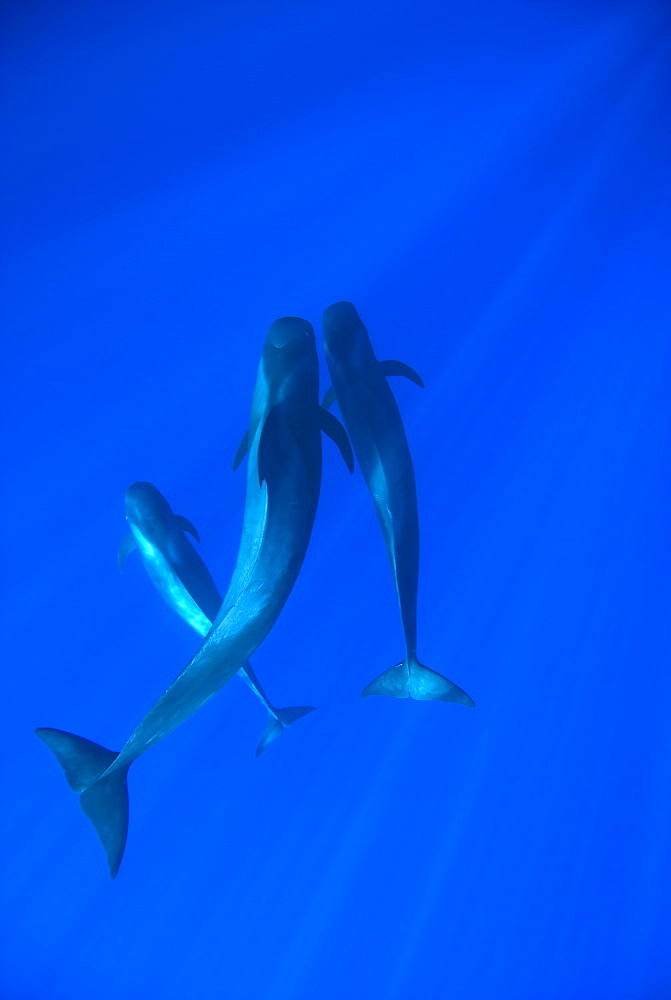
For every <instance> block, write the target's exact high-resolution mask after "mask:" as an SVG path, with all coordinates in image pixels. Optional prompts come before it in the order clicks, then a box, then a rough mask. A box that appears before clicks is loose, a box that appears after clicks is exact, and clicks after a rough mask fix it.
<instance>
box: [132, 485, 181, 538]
mask: <svg viewBox="0 0 671 1000" xmlns="http://www.w3.org/2000/svg"><path fill="white" fill-rule="evenodd" d="M171 513H172V511H171V510H170V504H169V503H168V501H167V500H166V499H165V497H164V496H163V494H162V493H161V492H160V491H159V490H157V489H156V487H155V486H153V485H152V483H133V485H132V486H129V487H128V489H127V490H126V517H127V518H128V520H129V521H130V523H131V524H136V525H137V526H138V527H139V528H142V530H143V531H146V530H147V529H150V528H152V527H153V528H154V529H157V528H161V527H167V525H168V522H169V518H170V515H171Z"/></svg>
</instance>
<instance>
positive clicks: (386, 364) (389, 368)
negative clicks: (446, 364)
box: [379, 361, 424, 389]
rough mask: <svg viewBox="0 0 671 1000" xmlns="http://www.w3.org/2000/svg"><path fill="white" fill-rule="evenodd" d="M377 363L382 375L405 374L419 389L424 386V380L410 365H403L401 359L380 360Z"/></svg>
mask: <svg viewBox="0 0 671 1000" xmlns="http://www.w3.org/2000/svg"><path fill="white" fill-rule="evenodd" d="M379 365H380V371H381V372H382V374H383V375H405V377H406V378H409V379H410V381H411V382H414V383H415V385H418V386H419V387H420V389H423V388H424V382H423V381H422V379H421V378H420V376H419V375H418V374H417V372H416V371H415V369H414V368H411V367H410V365H405V364H403V362H402V361H380V362H379Z"/></svg>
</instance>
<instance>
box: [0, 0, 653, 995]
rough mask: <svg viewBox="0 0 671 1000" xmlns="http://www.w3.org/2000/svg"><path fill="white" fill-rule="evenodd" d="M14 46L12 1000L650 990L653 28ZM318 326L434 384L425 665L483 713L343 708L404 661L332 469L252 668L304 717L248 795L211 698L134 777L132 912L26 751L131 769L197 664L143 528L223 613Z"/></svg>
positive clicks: (242, 29) (551, 17) (546, 11)
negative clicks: (205, 570)
mask: <svg viewBox="0 0 671 1000" xmlns="http://www.w3.org/2000/svg"><path fill="white" fill-rule="evenodd" d="M3 18H4V29H3V39H4V41H3V44H4V50H5V52H4V66H5V69H4V72H5V81H6V82H5V95H6V96H5V112H4V124H3V133H4V136H3V139H4V141H3V146H4V147H5V149H4V154H3V158H4V173H5V180H4V184H3V188H4V191H5V195H4V226H3V232H4V236H3V246H4V252H5V262H4V268H3V282H4V286H5V287H4V294H3V298H4V306H3V310H4V314H5V320H4V326H5V338H4V339H5V353H4V364H3V369H4V371H3V374H4V376H5V388H4V389H3V397H2V401H3V405H4V416H5V425H6V435H5V437H6V442H5V484H4V490H3V494H4V496H3V499H4V503H5V511H4V514H3V536H4V542H5V560H4V566H5V573H4V583H5V587H4V591H5V595H6V596H5V600H4V603H3V624H2V635H3V639H4V652H3V666H4V683H5V691H4V693H3V699H2V701H3V709H4V710H5V711H4V722H3V726H4V741H3V743H4V754H3V770H4V782H3V800H4V801H3V813H4V824H3V834H2V859H3V867H4V869H5V871H4V879H3V894H4V908H3V913H4V916H3V929H2V940H3V951H4V959H3V966H2V969H3V971H2V985H1V987H0V995H1V996H2V998H3V1000H46V998H49V1000H79V998H86V1000H108V998H109V1000H112V998H114V1000H118V998H119V997H126V998H129V1000H140V998H142V1000H144V998H149V1000H153V998H158V997H160V998H161V1000H177V998H183V997H197V998H202V1000H215V998H216V1000H218V998H226V1000H340V998H342V997H346V998H348V1000H359V998H367V1000H448V998H451V1000H567V998H569V1000H583V998H584V1000H663V998H665V997H671V945H670V941H671V931H670V930H669V928H670V927H671V903H670V901H669V900H670V892H669V890H670V888H671V886H670V875H671V859H670V850H671V801H670V795H669V789H670V787H671V726H670V724H669V717H670V715H671V670H670V666H671V655H670V654H671V636H670V634H669V632H670V630H669V600H670V598H671V593H670V590H671V588H670V586H669V569H668V564H669V540H670V539H669V527H668V520H669V517H668V510H669V488H668V484H669V479H668V478H665V474H666V475H668V447H669V404H668V399H669V396H670V394H669V367H668V366H669V353H670V351H669V348H670V337H669V330H671V294H670V292H669V289H670V288H671V280H670V279H671V274H670V273H669V272H670V271H671V268H670V266H669V264H670V261H671V246H670V242H671V241H670V239H669V232H670V225H671V197H670V192H671V188H670V183H669V176H670V175H669V166H670V163H671V142H670V135H671V132H670V129H669V118H668V109H669V101H670V98H671V87H670V84H671V79H670V77H671V73H670V69H669V67H670V65H671V61H670V58H669V56H670V45H669V40H670V35H669V20H668V7H667V5H666V4H665V3H662V2H659V3H655V2H641V0H637V2H624V0H623V2H619V3H618V2H594V0H580V2H577V0H576V2H564V3H551V2H531V0H527V2H514V0H502V2H501V3H498V4H497V3H493V2H490V3H488V2H486V0H472V2H471V3H469V4H457V3H454V2H448V3H445V4H439V5H433V4H430V3H426V2H424V0H413V2H408V3H400V2H386V3H384V4H382V3H374V2H366V0H356V2H348V0H341V2H332V0H331V2H324V3H317V2H315V3H309V2H296V0H293V2H277V3H272V2H260V0H245V2H244V3H243V2H224V3H215V2H210V3H208V2H203V0H200V2H198V0H196V2H193V3H188V4H187V3H185V2H183V0H177V2H164V3H161V4H151V3H148V2H138V3H124V2H114V3H112V2H109V0H104V2H103V0H98V2H96V3H92V4H91V3H77V2H72V0H62V2H59V3H58V4H52V3H45V2H38V0H21V2H18V0H14V2H8V3H6V4H5V5H4V8H3ZM338 299H351V300H352V301H353V302H354V303H355V304H356V305H357V307H358V309H359V312H360V314H361V316H362V318H363V320H364V322H365V323H366V325H367V326H368V329H369V332H370V335H371V338H372V341H373V344H374V346H375V348H376V351H377V354H378V356H379V357H380V358H399V359H400V360H403V361H405V362H407V363H408V364H410V365H412V366H413V367H414V368H416V369H417V370H418V371H419V372H420V374H421V375H422V376H423V378H424V380H425V383H426V388H425V389H424V390H421V389H418V388H417V387H415V386H413V385H412V384H411V383H410V382H407V381H406V380H404V379H395V380H394V381H393V388H394V391H395V394H396V397H397V399H398V402H399V405H400V407H401V411H402V413H403V416H404V420H405V424H406V429H407V434H408V438H409V441H410V446H411V449H412V453H413V457H414V463H415V470H416V476H417V486H418V494H419V507H420V524H421V534H422V557H421V576H420V595H419V655H420V658H421V660H422V661H423V662H424V663H426V664H427V665H429V666H431V667H433V668H434V669H436V670H439V671H440V672H441V673H444V674H446V675H447V676H449V677H450V678H451V679H452V680H454V681H455V682H456V683H457V684H459V685H460V686H462V687H463V688H465V689H466V690H467V691H468V692H469V693H470V694H471V695H472V696H473V698H474V699H475V701H476V703H477V707H476V708H475V709H474V710H471V709H466V708H463V707H461V706H458V705H446V704H441V703H416V702H412V701H397V700H393V699H385V698H367V699H362V698H360V697H359V693H360V691H361V689H362V688H363V687H364V686H365V685H366V684H367V683H368V682H369V681H370V680H372V678H373V677H375V676H376V675H377V674H378V673H380V672H381V671H382V670H384V669H386V668H387V667H390V666H392V664H394V663H396V662H398V661H399V660H400V659H401V657H402V654H403V646H402V635H401V629H400V623H399V617H398V611H397V608H396V605H395V600H394V593H393V588H392V582H391V575H390V573H389V566H388V564H387V560H386V555H385V552H384V546H383V542H382V537H381V534H380V531H379V527H378V524H377V520H376V517H375V513H374V510H373V507H372V504H371V502H370V498H369V496H368V494H367V492H366V489H365V486H364V483H363V480H362V479H361V476H360V474H359V473H358V471H357V473H356V475H355V476H354V477H350V476H349V474H348V473H347V470H346V469H345V467H344V465H343V463H342V461H341V459H340V457H339V456H338V454H337V451H336V449H335V448H334V447H333V446H332V445H331V444H330V442H328V441H326V442H325V448H324V453H325V469H324V479H323V487H322V502H321V505H320V509H319V511H318V515H317V522H316V525H315V530H314V534H313V540H312V545H311V548H310V550H309V552H308V556H307V559H306V561H305V565H304V569H303V572H302V574H301V576H300V578H299V580H298V583H297V585H296V587H295V589H294V592H293V593H292V595H291V597H290V599H289V601H288V603H287V605H286V607H285V609H284V611H283V613H282V615H281V617H280V619H279V621H278V623H277V625H276V627H275V628H274V630H273V632H272V633H271V635H270V636H269V638H268V639H267V641H266V642H265V643H264V644H263V645H262V647H261V648H260V650H259V651H258V653H257V654H256V655H255V657H254V659H253V662H254V666H255V668H256V671H257V673H258V674H259V676H260V677H261V679H262V681H263V683H264V685H265V686H266V688H267V690H268V693H269V695H270V697H271V698H272V699H273V700H274V701H275V702H276V703H277V704H278V705H303V704H313V705H317V706H318V711H316V712H314V713H313V714H312V715H310V716H309V717H307V718H306V719H303V720H301V721H299V722H297V723H296V724H295V726H294V727H292V729H291V730H289V731H288V732H287V733H286V734H284V735H282V736H281V738H280V739H278V741H277V742H276V743H275V744H273V745H272V746H271V747H270V748H269V749H268V750H267V751H266V752H265V753H264V755H263V756H262V757H260V758H259V759H258V760H256V759H255V758H254V748H255V746H256V742H257V740H258V738H259V736H260V732H261V729H262V727H263V724H264V722H265V715H264V712H263V709H262V708H261V706H260V705H259V704H258V702H257V701H256V700H255V699H254V697H253V696H252V695H251V694H250V692H249V691H248V690H247V688H245V686H244V685H243V684H242V683H240V681H239V680H237V679H234V680H233V681H231V683H230V684H229V685H228V686H227V687H226V688H225V689H224V690H223V691H222V693H221V694H220V695H218V696H217V697H216V698H215V699H213V700H212V701H211V702H210V703H209V704H208V705H206V706H205V707H204V708H203V709H202V710H201V711H200V712H198V713H197V715H195V716H194V717H193V718H192V719H191V720H190V721H189V722H188V723H186V724H184V725H183V726H182V727H181V728H180V729H179V730H177V731H176V732H175V733H174V734H173V735H171V736H170V737H169V738H168V739H166V740H165V741H164V742H163V743H161V744H160V746H158V747H157V748H156V749H155V750H152V752H151V753H148V754H147V755H146V756H145V757H143V758H142V759H141V760H140V761H139V762H138V763H137V764H136V765H135V767H134V768H133V770H132V771H131V774H130V779H129V787H130V807H131V817H130V830H129V838H128V846H127V849H126V854H125V857H124V861H123V864H122V867H121V872H120V874H119V877H118V878H117V880H116V881H114V882H112V881H110V879H109V875H108V871H107V865H106V862H105V857H104V852H103V851H102V849H101V847H100V844H99V842H98V840H97V837H96V835H95V833H94V831H93V829H92V827H91V826H90V824H89V823H88V821H87V819H86V817H85V816H84V815H83V813H82V812H81V810H80V809H79V807H78V804H77V800H76V797H75V796H74V795H73V794H72V793H71V792H70V790H69V789H68V787H67V785H66V783H65V781H64V779H63V776H62V774H61V771H60V768H59V767H58V765H57V763H56V761H55V760H54V759H53V757H52V756H51V754H50V753H49V751H48V750H47V749H46V747H45V746H44V745H43V744H41V743H40V742H39V741H38V740H37V739H36V738H35V737H34V736H33V733H32V730H33V728H34V727H35V726H55V727H58V728H61V729H65V730H70V731H72V732H74V733H79V734H81V735H83V736H86V737H88V738H90V739H93V740H95V741H96V742H99V743H101V744H103V745H105V746H108V747H111V748H112V749H118V748H119V747H120V746H121V744H122V743H123V742H124V740H125V739H126V738H127V736H128V735H129V733H130V732H131V730H132V729H133V727H134V726H135V725H136V723H137V722H138V721H139V719H140V718H141V716H142V715H143V714H144V712H145V711H146V709H147V708H148V707H149V706H150V705H151V703H152V702H153V701H154V699H155V698H156V697H157V696H158V694H160V693H161V691H163V689H164V688H165V686H166V685H167V683H168V682H169V681H170V680H171V679H172V678H173V677H174V676H175V675H176V674H177V673H178V672H179V671H180V670H181V669H182V667H183V666H184V665H185V664H186V662H187V661H188V660H189V658H190V656H191V655H192V653H193V652H194V650H195V648H196V646H197V642H198V640H197V637H196V636H195V635H194V634H192V633H191V631H190V630H189V628H188V626H187V625H186V624H185V623H184V622H182V621H181V620H179V619H178V618H177V617H176V616H175V615H174V614H173V613H172V612H171V611H170V609H169V608H168V607H167V606H166V605H164V604H163V603H162V602H161V600H160V598H158V597H157V595H156V594H155V592H154V591H153V589H152V587H151V584H150V582H149V580H148V578H147V576H146V574H145V573H144V571H143V569H142V567H141V564H140V562H139V560H138V559H137V557H133V556H131V557H129V560H128V565H127V568H126V571H125V572H124V574H123V575H122V574H120V573H119V572H118V569H117V566H116V553H117V549H118V545H119V541H120V538H121V536H122V535H123V533H124V532H125V530H126V529H125V523H124V519H123V496H124V491H125V489H126V487H127V486H128V485H129V484H130V483H132V482H134V481H135V480H138V479H141V480H148V481H151V482H153V483H155V484H156V485H157V486H158V487H159V489H160V490H161V491H162V492H163V493H164V494H165V496H166V497H167V498H168V499H169V501H170V503H171V504H172V506H173V509H174V510H175V511H176V512H178V513H181V514H184V515H186V516H187V517H188V518H189V519H190V520H191V521H193V523H194V524H195V525H196V527H197V529H198V530H199V532H200V535H201V539H202V542H201V545H200V548H199V551H200V552H201V554H202V556H203V558H204V559H205V560H206V562H207V564H208V566H209V568H210V570H211V572H212V574H213V575H214V577H215V579H216V580H217V582H218V585H219V587H220V588H221V589H222V590H223V589H225V587H226V584H227V582H228V579H229V577H230V573H231V570H232V566H233V561H234V558H235V554H236V551H237V543H238V539H239V532H240V527H241V519H242V509H243V503H244V489H245V487H244V472H242V471H240V472H238V473H237V474H235V475H234V474H233V473H232V472H231V469H230V466H231V461H232V458H233V455H234V453H235V450H236V448H237V445H238V443H239V440H240V437H241V435H242V433H243V431H244V429H245V427H246V426H247V420H248V413H249V404H250V398H251V391H252V387H253V384H254V378H255V372H256V366H257V363H258V358H259V352H260V349H261V346H262V343H263V337H264V335H265V331H266V329H267V327H268V325H269V323H270V322H271V321H272V320H273V319H275V318H276V317H278V316H282V315H285V314H291V315H298V316H304V317H306V318H307V319H309V320H310V321H311V322H312V323H313V324H315V327H316V329H317V331H318V334H319V331H320V327H319V322H320V316H321V312H322V310H323V309H324V308H325V307H326V306H327V305H328V304H329V303H331V302H333V301H336V300H338ZM320 339H321V338H320ZM322 379H323V387H324V388H326V385H327V375H326V371H325V367H324V366H322Z"/></svg>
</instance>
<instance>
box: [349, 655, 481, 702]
mask: <svg viewBox="0 0 671 1000" xmlns="http://www.w3.org/2000/svg"><path fill="white" fill-rule="evenodd" d="M370 694H386V695H388V696H389V697H391V698H413V699H414V700H415V701H453V702H456V704H458V705H468V707H469V708H474V707H475V702H474V701H473V699H472V698H471V697H470V696H469V695H467V694H466V692H465V691H462V690H461V688H460V687H457V685H456V684H453V683H452V681H448V679H447V677H443V676H442V675H441V674H437V673H436V672H435V670H429V668H428V667H425V666H423V665H422V664H421V663H420V662H419V661H418V660H414V661H410V662H408V661H407V660H404V661H403V663H399V664H398V665H397V666H395V667H390V669H389V670H385V672H384V673H383V674H380V676H379V677H376V678H375V680H374V681H371V683H370V684H369V685H368V687H365V688H364V689H363V691H362V692H361V697H362V698H365V697H366V696H367V695H370Z"/></svg>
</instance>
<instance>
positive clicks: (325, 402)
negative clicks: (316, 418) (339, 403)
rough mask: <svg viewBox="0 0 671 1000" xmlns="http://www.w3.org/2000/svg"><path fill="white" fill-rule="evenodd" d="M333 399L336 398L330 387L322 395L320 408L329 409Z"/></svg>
mask: <svg viewBox="0 0 671 1000" xmlns="http://www.w3.org/2000/svg"><path fill="white" fill-rule="evenodd" d="M335 398H336V394H335V389H334V388H333V386H332V385H331V386H329V388H328V389H327V390H326V392H325V393H324V398H323V399H322V406H323V407H324V409H325V410H330V409H331V407H332V406H333V404H334V403H335Z"/></svg>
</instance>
